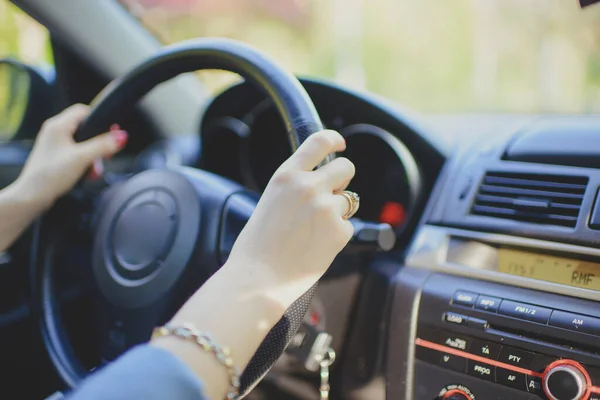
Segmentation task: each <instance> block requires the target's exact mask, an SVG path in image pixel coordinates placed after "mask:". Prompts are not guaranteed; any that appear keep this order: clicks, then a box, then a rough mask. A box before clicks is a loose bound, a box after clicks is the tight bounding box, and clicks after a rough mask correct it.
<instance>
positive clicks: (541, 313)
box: [386, 116, 600, 400]
mask: <svg viewBox="0 0 600 400" xmlns="http://www.w3.org/2000/svg"><path fill="white" fill-rule="evenodd" d="M598 127H600V120H599V119H598V118H595V117H583V116H579V117H575V116H573V117H545V118H531V119H530V120H529V121H527V123H526V124H524V125H521V126H520V127H519V129H512V130H511V129H506V130H505V131H504V132H502V133H501V134H498V135H493V136H482V137H480V138H478V140H475V141H473V142H471V143H470V145H466V144H464V145H463V146H459V147H458V148H457V149H456V151H455V153H454V154H453V156H452V157H451V158H450V159H449V161H448V163H447V164H446V166H445V168H444V169H443V171H442V172H441V174H440V178H439V180H438V183H437V184H436V187H435V188H434V190H433V192H432V195H431V197H430V200H429V203H428V205H427V208H426V210H425V212H424V215H423V217H422V220H421V222H420V225H419V227H418V228H417V230H416V231H415V236H414V238H413V240H412V242H411V247H410V249H409V251H408V253H407V257H406V260H405V266H404V268H403V269H402V270H401V271H400V272H399V274H398V275H397V276H396V279H397V281H396V283H395V284H392V285H393V286H394V300H393V305H392V306H391V307H390V309H391V311H390V327H389V332H390V335H389V336H388V343H387V349H388V358H387V364H386V376H387V379H388V386H387V389H388V390H387V398H388V399H395V398H401V399H413V398H414V399H454V400H469V399H493V400H496V399H497V400H501V399H508V398H512V399H523V400H534V399H551V400H562V399H571V400H573V399H575V400H584V399H585V400H593V399H599V398H600V374H599V371H600V357H599V356H598V354H600V314H598V301H600V292H598V291H597V290H596V288H597V286H596V279H597V277H598V276H600V267H599V266H598V261H599V260H600V250H599V248H598V247H599V246H598V243H599V238H600V234H599V227H600V225H597V224H596V218H597V216H600V213H598V211H597V210H600V205H598V204H599V200H598V195H597V193H598V187H600V180H599V172H598V169H597V157H596V156H597V150H596V149H597V146H596V145H595V144H596V141H597V140H598V139H599V138H598V135H597V132H598ZM399 377H400V378H399Z"/></svg>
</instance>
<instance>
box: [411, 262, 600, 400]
mask: <svg viewBox="0 0 600 400" xmlns="http://www.w3.org/2000/svg"><path fill="white" fill-rule="evenodd" d="M414 346H415V358H416V360H417V361H416V364H417V368H416V374H415V382H416V386H417V391H418V392H417V393H419V394H418V395H417V394H416V395H415V399H417V398H418V399H453V400H469V399H471V400H473V399H509V398H510V399H515V400H520V399H536V398H537V399H539V398H543V399H544V398H548V399H553V400H581V399H586V400H588V399H589V400H599V399H600V356H599V355H598V353H600V309H598V308H597V305H595V304H594V302H591V301H587V300H581V299H575V298H571V297H565V296H559V295H556V294H550V293H543V292H537V291H532V290H529V289H523V288H516V287H512V286H505V285H502V284H497V283H491V282H482V281H475V280H471V279H468V278H464V277H456V276H451V275H444V274H440V273H436V274H432V275H431V276H430V277H429V279H428V280H427V282H426V283H425V285H424V286H423V289H422V293H421V300H420V306H419V321H418V324H417V330H416V338H415V340H414ZM433 376H436V379H435V380H433V379H432V377H433ZM431 382H436V383H438V385H439V383H442V384H441V386H439V387H432V385H431ZM506 389H513V390H510V391H506ZM511 392H512V393H511ZM509 396H510V397H509Z"/></svg>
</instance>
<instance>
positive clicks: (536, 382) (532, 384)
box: [527, 375, 544, 396]
mask: <svg viewBox="0 0 600 400" xmlns="http://www.w3.org/2000/svg"><path fill="white" fill-rule="evenodd" d="M527 391H528V392H529V393H533V394H539V395H540V396H541V395H543V394H544V389H542V378H538V377H537V376H531V375H527Z"/></svg>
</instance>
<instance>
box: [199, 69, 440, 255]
mask: <svg viewBox="0 0 600 400" xmlns="http://www.w3.org/2000/svg"><path fill="white" fill-rule="evenodd" d="M301 82H302V84H303V85H304V87H305V88H306V90H307V92H308V93H309V95H310V97H311V99H312V100H313V102H314V103H315V106H316V108H317V110H318V111H319V114H320V116H321V119H322V121H323V124H324V126H325V127H326V128H328V129H335V130H337V131H339V132H340V133H341V134H342V135H343V136H344V137H345V138H346V141H347V149H346V151H345V152H344V153H341V154H339V156H344V157H347V158H349V159H350V160H351V161H353V162H354V164H355V166H356V171H357V172H356V176H355V178H354V179H353V181H352V182H351V184H350V187H349V189H350V190H353V191H356V192H357V193H359V194H360V196H361V208H360V210H359V211H358V214H357V217H358V218H360V219H363V220H367V221H378V222H385V223H388V224H390V225H391V226H393V227H394V228H395V229H396V232H397V234H398V235H399V237H400V238H401V239H402V238H404V239H407V238H408V237H409V235H408V231H410V228H414V226H415V225H416V221H417V219H418V218H417V217H416V216H418V214H419V211H420V210H422V208H423V206H424V204H425V199H426V196H427V193H428V192H429V190H431V187H432V185H433V182H434V181H435V178H436V176H437V173H438V172H439V170H440V168H441V166H442V164H443V161H444V156H443V150H441V149H439V148H436V147H435V145H434V144H432V143H434V142H431V141H428V140H425V138H424V137H423V136H422V135H421V133H420V132H421V131H422V129H420V124H421V123H422V121H421V120H419V119H416V118H413V117H412V116H409V115H408V114H404V113H402V112H399V111H398V108H397V107H392V106H390V105H388V104H385V103H382V102H381V100H379V99H375V98H372V97H369V95H365V94H361V93H355V92H351V91H348V90H347V89H342V88H340V87H337V86H335V85H333V84H331V83H327V82H322V81H313V80H306V79H305V80H301ZM417 132H419V133H417ZM201 135H202V143H203V146H202V147H203V149H202V151H203V154H202V164H201V167H202V168H204V169H206V170H209V171H211V172H214V173H217V174H220V175H223V176H226V177H228V178H230V179H233V180H235V181H237V182H239V183H242V184H243V185H244V186H245V187H247V188H248V189H250V190H254V191H258V192H261V191H262V190H264V188H265V187H266V185H267V183H268V182H269V179H270V178H271V176H272V175H273V173H274V172H275V170H276V169H277V168H278V167H279V165H281V163H282V162H284V161H285V160H286V159H287V158H288V157H289V156H290V155H291V148H290V144H289V141H288V139H287V133H286V129H285V127H284V125H283V122H282V120H281V117H280V116H279V114H278V112H277V110H276V108H275V107H274V105H273V104H272V102H271V101H270V100H268V99H267V98H266V96H265V95H264V94H262V93H260V92H259V91H258V90H256V89H255V88H254V87H253V86H252V85H251V84H249V83H242V84H240V85H237V86H234V87H232V88H230V89H228V90H226V91H225V92H224V93H222V94H221V95H219V96H218V97H217V98H216V99H215V100H214V101H213V102H212V104H211V105H210V106H209V108H208V110H207V112H206V114H205V116H204V119H203V121H202V126H201ZM405 232H406V233H405ZM404 244H406V241H404ZM400 245H402V241H400Z"/></svg>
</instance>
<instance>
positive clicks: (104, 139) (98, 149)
mask: <svg viewBox="0 0 600 400" xmlns="http://www.w3.org/2000/svg"><path fill="white" fill-rule="evenodd" d="M127 139H128V135H127V132H125V131H113V132H109V133H103V134H102V135H98V136H96V137H93V138H91V139H88V140H86V141H84V142H81V143H78V144H77V145H76V148H77V151H78V152H79V154H80V155H81V157H82V158H83V160H84V161H85V163H86V164H91V163H92V162H93V161H94V160H96V159H100V158H105V157H110V156H112V155H113V154H115V153H116V152H118V151H119V150H121V149H122V148H123V147H125V144H126V143H127Z"/></svg>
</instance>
